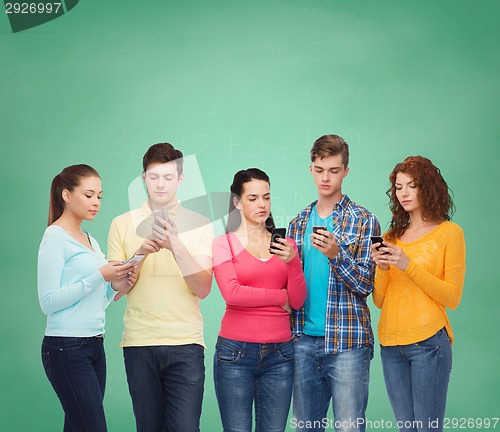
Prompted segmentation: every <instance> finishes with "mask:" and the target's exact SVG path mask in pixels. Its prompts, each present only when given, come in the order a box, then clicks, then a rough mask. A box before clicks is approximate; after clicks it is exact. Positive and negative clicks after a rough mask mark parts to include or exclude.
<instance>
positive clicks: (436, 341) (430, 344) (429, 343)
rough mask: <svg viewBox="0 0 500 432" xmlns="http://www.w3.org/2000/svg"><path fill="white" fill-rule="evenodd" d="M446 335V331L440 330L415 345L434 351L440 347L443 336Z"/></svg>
mask: <svg viewBox="0 0 500 432" xmlns="http://www.w3.org/2000/svg"><path fill="white" fill-rule="evenodd" d="M445 335H446V331H444V333H443V330H442V329H441V330H439V331H438V332H437V333H436V334H434V335H432V336H431V337H430V338H427V339H425V340H423V341H420V342H417V343H416V344H415V346H416V347H417V348H421V349H425V350H429V351H434V350H437V349H439V346H440V344H441V342H442V338H443V337H444V336H445Z"/></svg>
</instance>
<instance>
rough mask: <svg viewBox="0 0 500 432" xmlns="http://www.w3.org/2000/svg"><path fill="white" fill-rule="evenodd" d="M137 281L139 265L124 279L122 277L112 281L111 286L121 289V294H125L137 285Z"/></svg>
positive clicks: (117, 289) (116, 289)
mask: <svg viewBox="0 0 500 432" xmlns="http://www.w3.org/2000/svg"><path fill="white" fill-rule="evenodd" d="M136 282H137V265H136V266H134V267H133V268H132V269H131V270H130V271H129V272H128V273H127V276H126V277H125V278H123V279H120V280H118V281H114V282H112V283H111V287H112V288H113V289H114V290H115V291H120V292H121V295H120V297H121V296H122V295H124V294H126V293H128V292H129V291H130V290H131V289H132V288H133V287H134V285H135V283H136Z"/></svg>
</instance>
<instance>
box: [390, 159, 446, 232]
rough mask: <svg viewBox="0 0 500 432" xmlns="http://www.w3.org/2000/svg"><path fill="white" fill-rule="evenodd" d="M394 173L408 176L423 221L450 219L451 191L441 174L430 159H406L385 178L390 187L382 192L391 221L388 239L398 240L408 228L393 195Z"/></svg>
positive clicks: (399, 205)
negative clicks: (385, 196) (386, 200)
mask: <svg viewBox="0 0 500 432" xmlns="http://www.w3.org/2000/svg"><path fill="white" fill-rule="evenodd" d="M398 173H403V174H406V175H407V176H408V177H410V178H411V179H412V180H413V182H414V184H415V186H416V187H417V190H418V202H419V203H420V205H421V206H422V218H423V219H424V221H443V220H451V217H452V215H453V213H454V212H455V205H454V204H453V197H452V192H451V191H450V189H449V187H448V184H447V183H446V181H445V180H444V178H443V176H442V175H441V171H440V170H439V168H438V167H437V166H435V165H434V164H433V163H432V162H431V160H430V159H427V158H425V157H423V156H409V157H407V158H406V159H405V160H404V161H403V162H401V163H398V164H397V165H396V166H395V167H394V169H393V170H392V173H391V175H390V176H389V181H390V182H391V187H390V188H389V190H388V191H387V192H386V193H387V196H388V197H389V208H390V209H391V212H392V220H391V223H390V225H389V231H388V233H387V238H388V240H395V239H397V238H400V237H401V236H402V235H403V234H404V233H405V231H406V229H407V228H408V224H409V223H410V214H409V213H408V212H407V211H406V210H405V209H404V208H403V207H402V206H401V204H400V203H399V200H398V198H397V196H396V186H395V183H396V176H397V175H398Z"/></svg>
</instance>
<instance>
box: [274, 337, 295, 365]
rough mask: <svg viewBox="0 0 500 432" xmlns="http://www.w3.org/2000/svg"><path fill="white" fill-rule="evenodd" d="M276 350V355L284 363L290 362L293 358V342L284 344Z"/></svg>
mask: <svg viewBox="0 0 500 432" xmlns="http://www.w3.org/2000/svg"><path fill="white" fill-rule="evenodd" d="M281 345H282V346H280V347H279V349H278V355H279V356H280V357H281V358H282V359H283V360H285V361H292V360H293V359H294V357H295V354H294V350H293V342H292V341H290V342H285V343H284V344H281Z"/></svg>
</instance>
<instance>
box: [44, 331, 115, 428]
mask: <svg viewBox="0 0 500 432" xmlns="http://www.w3.org/2000/svg"><path fill="white" fill-rule="evenodd" d="M103 342H104V339H103V337H102V336H99V337H59V336H45V337H44V338H43V342H42V350H41V351H42V363H43V367H44V369H45V374H46V375H47V378H48V379H49V381H50V383H51V384H52V387H53V388H54V390H55V392H56V394H57V397H58V398H59V401H60V402H61V405H62V407H63V410H64V429H63V430H64V432H105V431H107V428H106V419H105V417H104V408H103V403H102V401H103V399H104V389H105V387H106V355H105V353H104V344H103ZM42 429H43V428H42Z"/></svg>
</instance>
